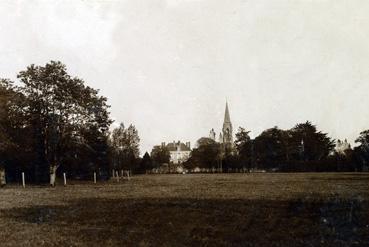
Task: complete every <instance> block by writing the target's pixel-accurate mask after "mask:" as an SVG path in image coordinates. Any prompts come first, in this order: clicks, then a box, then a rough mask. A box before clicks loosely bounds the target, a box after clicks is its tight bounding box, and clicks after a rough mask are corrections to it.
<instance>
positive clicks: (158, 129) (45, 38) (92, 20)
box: [0, 0, 369, 154]
mask: <svg viewBox="0 0 369 247" xmlns="http://www.w3.org/2000/svg"><path fill="white" fill-rule="evenodd" d="M368 13H369V1H367V0H362V1H355V0H347V1H342V0H332V1H329V0H320V1H319V0H310V1H308V0H306V1H298V0H275V1H273V0H265V1H264V0H255V1H251V0H242V1H238V0H232V1H224V0H223V1H216V0H183V1H181V0H171V1H170V0H167V1H165V0H152V1H149V0H131V1H100V0H99V1H97V0H96V1H93V0H89V1H78V0H70V1H47V0H44V1H30V0H28V1H15V0H1V1H0V58H1V59H0V77H2V78H10V79H13V80H14V79H15V77H16V74H17V73H18V72H19V71H20V70H23V69H25V68H26V66H28V65H30V64H32V63H34V64H38V65H44V64H45V63H46V62H48V61H50V60H60V61H62V62H63V63H65V64H66V65H67V68H68V71H69V73H70V74H71V75H73V76H77V77H80V78H82V79H84V80H85V81H86V83H87V84H88V85H90V86H92V87H94V88H99V89H100V90H101V94H102V95H104V96H106V97H108V99H109V101H108V102H109V104H110V105H111V106H112V107H111V116H112V117H113V118H114V119H115V120H116V121H117V123H118V122H124V123H125V124H129V123H132V124H134V125H135V126H136V127H137V129H138V131H139V134H140V137H141V154H143V153H144V152H145V151H150V150H151V148H152V146H153V145H156V144H160V143H161V142H163V141H165V142H170V141H173V140H181V141H183V142H186V141H191V144H192V145H193V144H194V143H195V141H196V140H197V139H198V138H200V137H202V136H208V133H209V130H210V129H211V128H214V129H215V131H216V132H217V134H218V133H219V132H220V130H221V125H222V122H223V116H224V108H225V101H226V99H228V103H229V107H230V114H231V120H232V122H233V127H234V130H236V129H237V128H238V127H239V126H242V127H245V128H246V129H248V130H251V131H252V132H251V135H252V137H255V136H257V135H258V134H260V132H261V131H262V130H264V129H267V128H271V127H273V126H276V125H277V126H279V127H280V128H283V129H287V128H291V127H293V126H294V125H295V124H296V123H299V122H305V121H306V120H310V121H312V122H313V123H314V124H317V125H318V128H319V130H322V131H323V132H328V133H329V135H330V136H331V137H333V138H339V139H344V138H347V139H348V140H349V141H350V142H351V143H353V141H354V140H355V138H356V137H357V136H358V135H359V133H360V131H362V130H364V129H369V121H368V120H369V94H368V92H369V14H368ZM234 132H235V131H234Z"/></svg>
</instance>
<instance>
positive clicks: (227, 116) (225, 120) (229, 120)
mask: <svg viewBox="0 0 369 247" xmlns="http://www.w3.org/2000/svg"><path fill="white" fill-rule="evenodd" d="M230 122H231V117H230V116H229V110H228V102H227V101H226V108H225V114H224V123H230Z"/></svg>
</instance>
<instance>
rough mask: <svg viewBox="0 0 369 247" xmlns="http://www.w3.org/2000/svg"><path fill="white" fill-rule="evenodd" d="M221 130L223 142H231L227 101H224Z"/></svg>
mask: <svg viewBox="0 0 369 247" xmlns="http://www.w3.org/2000/svg"><path fill="white" fill-rule="evenodd" d="M222 132H223V143H232V142H233V132H232V123H231V117H230V116H229V110H228V102H227V101H226V109H225V114H224V122H223V129H222Z"/></svg>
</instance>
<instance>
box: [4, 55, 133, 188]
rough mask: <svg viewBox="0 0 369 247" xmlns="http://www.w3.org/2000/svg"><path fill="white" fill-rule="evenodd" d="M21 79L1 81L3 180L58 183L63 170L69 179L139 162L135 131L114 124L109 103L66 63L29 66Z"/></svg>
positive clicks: (128, 166) (131, 128)
mask: <svg viewBox="0 0 369 247" xmlns="http://www.w3.org/2000/svg"><path fill="white" fill-rule="evenodd" d="M17 78H18V81H17V82H16V83H15V82H12V81H10V80H7V79H1V80H0V182H1V183H2V184H3V183H4V182H5V172H6V177H7V179H8V180H10V181H15V180H18V179H19V178H20V173H21V172H25V174H26V176H27V180H28V181H32V182H36V183H44V182H50V184H51V185H54V184H55V179H56V175H57V173H58V172H61V171H63V172H67V173H68V176H72V177H79V178H83V177H86V176H89V177H91V174H92V173H93V172H97V173H98V174H100V175H104V174H105V175H108V173H109V171H111V169H112V168H116V169H130V168H133V167H134V165H135V164H137V163H138V160H139V148H138V147H139V141H140V139H139V137H138V133H137V130H136V128H135V127H134V126H133V125H130V126H129V127H128V128H125V127H124V125H123V124H121V125H120V126H119V127H118V128H117V129H115V130H114V131H113V132H112V133H110V132H109V128H110V125H111V123H112V120H111V119H110V115H109V111H108V109H109V105H107V99H106V98H105V97H103V96H100V95H99V92H98V90H95V89H93V88H91V87H89V86H86V85H85V82H84V81H83V80H81V79H79V78H76V77H71V76H70V75H69V74H68V73H67V70H66V66H65V65H64V64H62V63H61V62H57V61H51V62H49V63H47V64H46V65H45V66H36V65H30V66H29V67H27V68H26V70H24V71H21V72H19V74H18V75H17Z"/></svg>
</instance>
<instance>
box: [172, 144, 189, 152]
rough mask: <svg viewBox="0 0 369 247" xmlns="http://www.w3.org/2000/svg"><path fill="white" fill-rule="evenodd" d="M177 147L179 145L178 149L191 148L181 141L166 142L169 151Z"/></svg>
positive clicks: (175, 149)
mask: <svg viewBox="0 0 369 247" xmlns="http://www.w3.org/2000/svg"><path fill="white" fill-rule="evenodd" d="M177 147H179V150H178V151H191V149H190V148H189V147H187V146H186V144H184V143H182V142H174V143H173V142H171V143H168V144H167V149H168V150H169V151H177Z"/></svg>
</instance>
